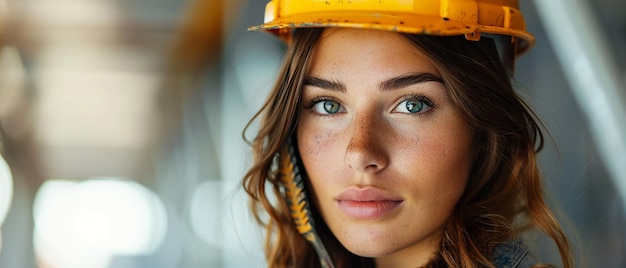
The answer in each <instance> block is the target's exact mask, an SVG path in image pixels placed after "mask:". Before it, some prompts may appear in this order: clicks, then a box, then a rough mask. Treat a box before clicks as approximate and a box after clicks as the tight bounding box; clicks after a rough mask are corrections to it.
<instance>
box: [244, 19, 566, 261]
mask: <svg viewBox="0 0 626 268" xmlns="http://www.w3.org/2000/svg"><path fill="white" fill-rule="evenodd" d="M323 30H324V29H323V28H317V29H298V30H296V31H295V32H294V35H293V39H292V42H291V43H290V45H289V47H288V50H287V53H286V56H285V59H284V64H283V66H282V68H281V70H280V72H279V75H278V78H277V82H276V85H275V86H274V88H273V90H272V91H271V93H270V94H269V96H268V99H267V101H266V102H265V104H264V105H263V107H262V108H261V110H260V111H259V112H258V113H257V114H256V115H255V116H254V117H253V119H252V120H251V121H250V123H249V124H248V127H246V130H247V129H248V128H249V126H250V125H251V124H252V123H253V122H254V121H255V120H258V119H260V120H261V121H260V125H259V131H258V134H257V135H256V136H255V137H254V139H253V140H252V141H248V142H249V143H250V144H251V146H252V148H253V151H254V164H253V166H252V168H251V169H250V170H249V171H248V173H247V174H246V175H245V177H244V179H243V187H244V189H245V191H246V192H247V193H248V194H249V196H250V202H251V209H252V213H253V215H254V216H255V218H256V220H257V221H258V222H259V223H260V224H261V225H263V226H264V227H265V231H266V234H265V236H266V239H265V249H266V258H267V262H268V265H269V266H270V267H320V263H319V260H318V257H317V255H316V253H315V250H314V249H313V247H312V246H311V245H310V244H309V243H308V242H307V241H306V240H305V239H304V238H303V237H302V236H301V235H300V234H298V232H297V230H296V228H295V225H294V223H293V222H292V221H291V218H290V214H289V209H288V207H287V204H286V201H285V200H284V198H283V186H282V185H281V183H280V182H279V181H278V178H277V170H276V162H275V161H276V160H275V157H276V155H277V153H278V151H279V150H280V149H281V148H282V147H283V146H286V141H287V139H288V137H289V136H290V135H292V133H294V130H295V128H296V126H297V119H298V112H299V110H300V101H301V99H300V98H301V93H302V84H303V79H304V78H305V74H306V67H307V65H308V62H309V61H310V58H311V52H312V50H313V48H314V46H315V44H316V42H317V40H318V39H319V38H320V36H321V34H322V32H323ZM403 35H404V36H405V37H406V38H407V39H408V40H409V41H410V42H411V43H412V44H414V45H415V47H416V48H417V49H419V50H420V51H421V52H423V53H425V54H426V55H427V56H428V57H429V58H430V59H431V60H432V62H433V63H434V65H435V66H436V67H437V69H438V70H439V72H440V73H441V76H442V79H443V81H444V85H445V88H446V90H447V93H448V94H449V96H450V97H451V99H452V102H453V103H454V104H455V106H456V107H457V109H459V111H460V112H461V114H462V115H463V117H464V119H465V120H466V121H467V122H468V123H469V125H471V126H472V128H473V131H474V137H475V142H474V146H475V150H474V151H475V152H476V153H475V155H474V159H473V165H472V170H471V172H470V177H469V180H468V183H467V187H466V189H465V192H464V194H463V196H462V197H461V199H460V200H459V202H458V204H457V205H456V207H455V210H454V212H453V213H452V215H451V217H450V219H449V220H448V222H447V226H445V230H444V235H443V239H442V241H441V244H440V247H439V254H437V256H436V257H435V258H434V259H433V260H431V261H430V263H429V264H428V265H427V267H494V266H493V264H492V263H491V261H490V257H491V255H492V251H493V249H494V247H495V246H497V245H498V244H501V243H503V242H506V241H509V240H511V239H516V238H518V237H519V235H521V233H522V232H524V231H526V230H528V229H536V230H540V231H541V232H543V233H544V234H545V235H547V236H548V237H550V238H551V239H552V240H553V241H554V242H555V244H556V246H557V247H558V250H559V253H560V256H561V260H562V263H563V267H566V268H569V267H572V265H573V264H572V253H571V248H570V245H569V242H568V239H567V237H566V236H565V234H564V232H563V230H562V228H561V227H560V225H559V223H558V222H557V220H556V219H555V217H554V215H553V213H552V212H551V211H550V209H549V208H548V207H547V205H546V203H545V202H544V198H543V194H544V192H543V188H542V183H541V181H542V179H541V175H540V172H539V169H538V167H537V160H536V154H537V152H539V151H540V150H541V148H542V147H543V143H544V139H543V134H542V130H541V127H540V123H539V121H538V120H537V119H536V116H535V115H534V113H533V112H532V111H531V109H530V108H529V107H528V105H527V104H526V103H525V102H524V101H523V100H522V99H521V98H520V97H519V96H518V95H517V94H516V93H515V91H514V89H513V87H512V85H511V81H510V77H509V73H508V72H507V69H506V68H504V67H503V65H502V64H501V62H500V60H499V59H498V57H497V54H496V53H497V49H496V46H495V45H494V43H493V42H491V41H490V39H489V38H482V39H481V41H478V42H471V41H467V40H466V39H465V38H464V37H462V36H455V37H439V36H427V35H410V34H403ZM245 133H246V131H244V139H245ZM305 179H306V176H305ZM313 198H314V197H313ZM311 203H312V204H310V205H312V206H313V205H314V203H315V202H311ZM312 210H313V216H314V219H315V220H316V223H317V228H318V233H319V234H320V236H321V238H322V240H323V241H324V245H325V246H326V247H327V249H328V251H329V253H330V255H331V258H332V259H333V262H334V263H335V265H336V267H375V263H374V259H372V258H364V257H360V256H356V255H354V254H352V253H350V252H349V251H348V250H346V249H345V248H344V247H343V246H342V245H341V244H340V243H339V242H338V241H337V239H336V238H335V237H334V236H333V235H332V233H331V232H330V230H329V229H328V227H327V226H326V225H325V224H324V222H323V220H322V219H321V217H320V215H319V213H318V211H317V210H316V209H315V207H312Z"/></svg>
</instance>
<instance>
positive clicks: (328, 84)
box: [304, 73, 443, 92]
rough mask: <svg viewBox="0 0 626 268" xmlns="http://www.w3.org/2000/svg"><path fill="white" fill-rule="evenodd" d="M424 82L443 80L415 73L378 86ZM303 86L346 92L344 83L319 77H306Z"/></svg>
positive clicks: (391, 87) (397, 86)
mask: <svg viewBox="0 0 626 268" xmlns="http://www.w3.org/2000/svg"><path fill="white" fill-rule="evenodd" d="M424 82H439V83H443V80H442V79H441V78H439V77H438V76H436V75H434V74H431V73H417V74H409V75H403V76H398V77H394V78H391V79H389V80H385V81H383V82H381V83H380V84H378V87H379V88H380V89H381V90H382V91H390V90H394V89H400V88H405V87H408V86H411V85H414V84H419V83H424ZM304 85H305V86H314V87H318V88H321V89H326V90H331V91H339V92H346V85H344V84H343V83H341V82H338V81H332V80H326V79H323V78H319V77H307V78H305V79H304Z"/></svg>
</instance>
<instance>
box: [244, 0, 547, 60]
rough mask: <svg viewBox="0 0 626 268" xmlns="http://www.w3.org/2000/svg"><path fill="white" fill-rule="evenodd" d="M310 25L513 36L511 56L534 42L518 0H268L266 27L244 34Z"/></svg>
mask: <svg viewBox="0 0 626 268" xmlns="http://www.w3.org/2000/svg"><path fill="white" fill-rule="evenodd" d="M547 1H549V0H547ZM310 27H350V28H368V29H380V30H389V31H398V32H404V33H414V34H428V35H465V37H466V38H467V39H469V40H478V39H480V35H481V33H488V34H497V35H508V36H511V37H514V38H512V41H514V43H516V48H515V51H516V52H515V54H520V53H522V52H524V51H526V50H527V49H528V48H530V47H531V46H532V45H533V44H534V43H535V37H534V36H533V35H532V34H530V33H528V32H526V22H525V21H524V17H523V16H522V13H521V12H520V11H519V3H518V0H271V1H269V3H267V5H266V7H265V23H263V24H261V25H257V26H253V27H250V28H249V30H250V31H269V32H272V33H274V34H277V35H278V36H280V37H281V38H283V39H285V40H289V36H290V33H291V31H292V30H293V29H295V28H310Z"/></svg>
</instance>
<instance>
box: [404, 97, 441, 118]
mask: <svg viewBox="0 0 626 268" xmlns="http://www.w3.org/2000/svg"><path fill="white" fill-rule="evenodd" d="M433 106H434V104H433V102H432V101H431V100H430V99H428V98H426V97H424V96H409V97H407V98H406V99H405V100H404V101H402V102H400V103H399V104H398V106H396V108H395V111H396V112H399V113H406V114H417V113H424V112H427V111H428V110H430V109H431V108H433Z"/></svg>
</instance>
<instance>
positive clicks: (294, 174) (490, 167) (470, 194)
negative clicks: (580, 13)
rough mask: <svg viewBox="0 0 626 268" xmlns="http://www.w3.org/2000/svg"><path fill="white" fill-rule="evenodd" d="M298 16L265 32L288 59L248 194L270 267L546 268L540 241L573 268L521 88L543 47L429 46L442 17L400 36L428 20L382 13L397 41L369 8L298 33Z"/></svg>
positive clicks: (483, 41) (264, 117)
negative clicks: (538, 236) (527, 53)
mask: <svg viewBox="0 0 626 268" xmlns="http://www.w3.org/2000/svg"><path fill="white" fill-rule="evenodd" d="M297 2H298V1H291V5H295V4H294V3H297ZM305 2H306V1H305ZM322 2H323V1H322ZM326 2H327V3H331V4H328V5H332V4H337V3H339V2H341V4H343V3H344V2H346V3H347V2H350V1H337V2H336V3H335V2H329V1H326ZM365 2H367V1H365ZM370 2H372V3H378V2H382V1H370ZM389 2H393V1H389ZM396 2H398V3H399V2H401V1H396ZM426 2H427V1H426ZM478 2H481V1H478ZM486 2H498V1H486ZM502 2H508V3H510V2H515V1H502ZM280 4H281V3H280V2H278V3H273V1H271V2H270V4H268V9H270V10H271V9H273V8H276V6H277V5H280ZM337 5H339V4H337ZM346 5H348V4H346ZM414 6H415V8H416V11H417V12H416V13H418V12H419V11H420V10H418V7H417V5H414ZM515 7H516V6H515ZM289 8H290V6H281V7H280V8H276V10H279V11H282V12H285V13H282V15H283V16H282V17H278V16H276V15H275V16H274V19H275V21H279V20H281V19H283V20H285V21H279V22H278V23H274V24H272V22H269V23H266V24H264V25H261V26H260V27H259V28H260V29H263V30H274V31H276V33H280V34H281V37H283V38H284V39H285V40H288V44H289V47H288V51H287V55H286V57H285V63H284V66H283V68H282V70H281V72H280V74H279V77H278V81H277V84H276V86H275V87H274V89H273V91H272V92H271V93H270V95H269V97H268V100H267V102H266V103H265V105H264V106H263V108H262V109H261V111H260V112H259V114H258V115H257V117H260V118H261V119H260V120H261V124H260V130H259V133H258V134H257V136H256V137H255V138H254V140H253V141H252V142H251V143H252V146H253V149H254V156H255V158H254V161H255V162H254V166H253V167H252V168H251V169H250V171H249V172H248V173H247V175H246V176H245V178H244V181H243V184H244V187H245V189H246V191H247V192H248V194H249V195H250V197H251V201H252V210H253V213H254V215H255V216H256V217H257V219H258V220H259V222H260V223H261V224H263V225H264V226H265V227H266V231H267V234H266V255H267V260H268V265H269V266H270V267H320V266H322V267H332V266H335V267H532V266H533V265H535V266H536V267H540V265H539V264H538V262H535V261H532V260H531V257H532V256H530V254H528V250H527V248H526V247H525V246H524V245H523V243H522V242H521V239H520V237H521V235H522V233H523V232H524V231H527V230H529V229H537V230H540V231H542V232H543V233H545V234H546V235H547V236H548V237H550V238H551V239H552V240H553V241H554V242H555V244H556V245H557V247H558V249H559V252H560V255H561V259H562V265H563V267H572V262H571V256H570V247H569V244H568V240H567V238H566V237H565V235H564V234H563V231H562V229H561V227H560V226H559V224H558V222H557V221H556V220H555V218H554V216H553V215H552V213H551V212H550V210H549V209H548V207H547V206H546V204H545V202H544V200H543V197H542V194H543V190H542V186H541V177H540V173H539V171H538V168H537V163H536V153H537V152H538V151H539V150H540V149H541V147H542V145H543V136H542V133H541V130H540V128H539V124H538V123H537V120H536V119H535V118H534V116H533V113H532V112H531V110H530V109H529V108H528V106H527V105H526V104H525V103H524V102H523V101H522V100H521V99H520V98H519V97H518V96H517V95H516V93H515V92H514V90H513V89H512V86H511V83H510V78H509V73H510V72H509V70H512V62H513V61H512V57H514V56H515V51H519V50H520V49H524V48H525V47H526V46H524V44H526V45H528V44H529V43H524V40H523V39H521V38H523V37H528V36H529V35H522V37H521V38H520V35H517V37H515V34H513V33H511V34H509V35H507V39H505V40H507V41H505V42H502V43H501V44H504V45H498V44H500V42H499V41H498V40H499V37H495V36H494V37H480V33H481V32H480V31H478V30H477V29H479V28H472V27H471V26H470V27H468V28H465V29H470V30H472V32H471V33H465V34H463V35H451V36H438V35H430V34H416V32H419V33H422V32H428V31H416V30H415V29H422V30H423V29H424V27H430V26H428V25H426V22H428V21H427V20H428V19H430V18H427V19H425V20H426V22H424V23H422V24H423V25H422V28H419V27H418V26H415V25H413V26H411V25H409V26H407V27H409V28H407V29H408V30H407V29H404V31H401V32H398V30H399V29H400V28H399V26H406V25H407V24H411V23H413V24H415V23H416V21H417V20H416V19H415V18H412V20H411V18H409V19H406V20H405V19H403V17H402V16H400V15H396V13H393V12H395V11H394V10H391V11H389V10H387V9H384V8H382V7H379V8H380V9H381V10H378V11H377V12H376V13H375V14H374V15H372V16H371V17H369V19H375V18H380V17H381V14H383V17H384V14H390V15H393V16H396V17H398V16H399V19H397V21H396V22H395V23H396V24H393V23H392V24H390V25H391V26H395V27H391V28H389V27H385V23H380V21H379V23H376V22H374V23H372V22H371V20H370V21H369V22H370V23H371V24H366V23H365V22H368V20H367V19H363V18H361V19H363V20H362V21H359V18H360V16H362V17H366V16H367V14H369V13H367V12H362V8H355V9H354V10H351V9H350V8H346V9H342V10H341V11H344V13H345V14H343V15H337V14H338V13H337V12H336V11H337V10H335V13H333V12H318V13H317V14H314V15H315V19H312V16H311V14H308V15H307V14H304V13H303V14H300V15H298V14H299V13H297V12H295V14H296V15H295V16H292V19H293V20H295V22H293V23H288V21H286V20H287V19H289V16H288V15H289V14H288V13H289V12H290V11H289ZM322 8H323V7H322ZM331 8H332V7H331ZM311 9H315V7H314V5H313V4H311V5H310V6H308V8H307V11H306V12H309V13H310V12H311ZM294 10H296V9H294ZM350 12H353V13H350ZM385 12H387V13H385ZM313 13H314V12H313ZM370 13H371V12H370ZM512 13H513V12H511V14H512ZM278 15H281V14H278ZM292 15H293V14H292ZM347 15H351V16H352V17H354V18H356V19H354V20H355V21H350V20H347V19H345V20H344V19H339V18H337V17H333V16H344V17H346V18H347V17H350V16H347ZM407 16H408V15H407ZM326 17H332V18H328V19H327V18H326ZM294 18H295V19H294ZM300 19H302V20H300ZM307 21H308V22H307ZM381 21H383V22H384V21H385V19H381ZM399 21H402V22H403V23H400V22H399ZM441 21H442V23H444V26H441V27H447V26H449V25H447V24H445V23H447V22H449V21H452V22H454V21H455V20H454V19H450V18H448V17H443V18H441ZM296 22H297V23H296ZM315 22H320V23H317V24H316V23H315ZM322 22H323V23H322ZM329 22H330V23H329ZM339 22H340V23H339ZM364 25H365V26H367V25H371V26H372V27H367V28H370V29H358V28H363V26H364ZM445 25H447V26H445ZM411 27H412V28H411ZM433 27H434V26H433ZM389 29H392V30H394V31H389ZM411 29H413V30H411ZM442 29H443V28H442ZM480 29H483V30H485V29H486V28H480ZM400 30H402V29H400ZM440 30H441V29H440ZM443 30H445V29H443ZM433 33H445V34H447V35H450V32H446V31H433ZM496 33H497V32H496ZM477 36H478V37H479V38H476V37H477ZM510 36H514V37H513V38H511V37H510ZM468 39H470V40H468ZM526 41H530V43H532V40H531V39H526ZM520 44H521V45H520ZM498 46H500V48H498ZM255 118H256V117H255Z"/></svg>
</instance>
